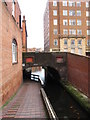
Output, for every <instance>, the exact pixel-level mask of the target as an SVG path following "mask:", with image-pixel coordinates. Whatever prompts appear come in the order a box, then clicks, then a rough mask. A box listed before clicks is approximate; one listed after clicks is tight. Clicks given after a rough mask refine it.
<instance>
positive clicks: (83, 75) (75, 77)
mask: <svg viewBox="0 0 90 120" xmlns="http://www.w3.org/2000/svg"><path fill="white" fill-rule="evenodd" d="M67 59H68V80H69V81H70V82H71V83H72V84H73V85H74V86H75V87H77V88H78V89H79V90H80V91H82V92H83V93H84V94H86V95H88V96H89V97H90V91H89V89H90V88H89V87H90V84H89V82H90V79H89V77H90V75H89V73H90V68H89V66H90V59H89V58H88V57H84V56H78V55H74V54H68V55H67ZM88 65H89V66H88Z"/></svg>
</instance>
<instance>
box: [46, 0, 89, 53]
mask: <svg viewBox="0 0 90 120" xmlns="http://www.w3.org/2000/svg"><path fill="white" fill-rule="evenodd" d="M44 50H45V51H61V52H71V53H76V54H82V55H86V54H88V55H89V54H90V10H89V1H86V0H83V1H80V0H77V1H75V0H72V1H70V0H48V2H47V5H46V10H45V13H44Z"/></svg>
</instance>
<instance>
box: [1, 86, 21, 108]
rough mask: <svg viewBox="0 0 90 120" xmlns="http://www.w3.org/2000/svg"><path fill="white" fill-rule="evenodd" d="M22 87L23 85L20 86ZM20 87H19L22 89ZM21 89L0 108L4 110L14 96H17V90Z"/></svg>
mask: <svg viewBox="0 0 90 120" xmlns="http://www.w3.org/2000/svg"><path fill="white" fill-rule="evenodd" d="M21 87H22V85H21V86H20V88H21ZM20 88H19V89H20ZM19 89H18V90H17V91H16V93H15V94H14V95H13V96H12V97H11V98H10V99H9V100H8V101H6V103H5V104H4V105H3V106H2V107H1V108H0V110H2V109H3V108H4V107H5V106H7V105H8V104H9V103H10V101H12V100H13V98H14V97H15V96H16V94H17V92H18V91H19Z"/></svg>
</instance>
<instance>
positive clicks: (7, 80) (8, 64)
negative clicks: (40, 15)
mask: <svg viewBox="0 0 90 120" xmlns="http://www.w3.org/2000/svg"><path fill="white" fill-rule="evenodd" d="M0 18H2V21H3V22H2V23H0V26H2V37H1V38H2V53H1V54H2V72H1V74H2V104H4V103H5V102H6V101H7V100H8V99H9V98H10V97H11V96H12V95H13V94H14V93H15V92H16V91H17V90H18V88H19V87H20V85H21V83H22V34H21V30H20V29H19V28H18V26H17V24H16V22H15V20H14V19H13V17H12V16H11V14H10V13H9V12H8V10H7V6H6V5H5V4H4V3H2V15H1V16H0ZM1 38H0V39H1ZM13 38H15V39H16V41H17V45H18V63H17V64H14V65H13V64H12V40H13Z"/></svg>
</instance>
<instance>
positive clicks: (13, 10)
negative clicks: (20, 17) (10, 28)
mask: <svg viewBox="0 0 90 120" xmlns="http://www.w3.org/2000/svg"><path fill="white" fill-rule="evenodd" d="M12 15H13V16H15V0H12Z"/></svg>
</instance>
